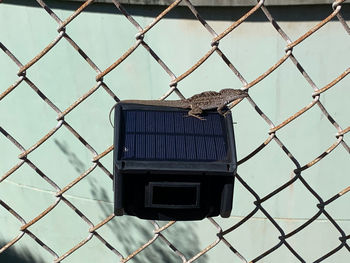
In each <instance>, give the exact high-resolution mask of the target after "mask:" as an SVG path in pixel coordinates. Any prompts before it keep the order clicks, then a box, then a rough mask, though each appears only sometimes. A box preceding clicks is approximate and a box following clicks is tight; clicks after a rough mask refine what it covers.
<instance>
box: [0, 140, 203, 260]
mask: <svg viewBox="0 0 350 263" xmlns="http://www.w3.org/2000/svg"><path fill="white" fill-rule="evenodd" d="M54 143H55V144H56V145H57V147H58V148H59V150H60V151H61V152H62V153H63V154H64V155H65V156H66V158H67V159H68V161H69V163H70V164H71V165H72V166H73V167H74V169H75V170H76V171H77V172H78V173H82V172H84V171H85V167H84V166H85V165H84V163H83V161H82V160H80V159H79V157H78V156H77V155H76V154H75V153H74V152H72V151H71V149H70V148H69V144H68V143H66V142H64V141H58V140H56V139H55V140H54ZM87 179H88V182H89V183H90V189H91V195H92V199H94V200H105V201H108V200H110V195H109V194H108V193H107V191H106V189H111V188H112V187H111V185H112V181H111V184H110V185H108V186H106V187H99V188H96V186H97V185H98V184H97V183H96V179H95V178H93V177H88V178H87ZM98 204H99V206H100V208H101V210H102V211H103V215H101V217H100V219H101V221H102V220H103V219H105V218H106V217H108V216H109V215H111V214H112V212H113V210H112V209H113V206H112V204H110V203H108V202H98ZM193 225H194V224H193V223H191V222H186V223H183V222H177V223H176V224H175V225H173V226H171V227H170V228H169V229H168V230H166V231H165V233H164V235H165V236H166V238H167V239H168V240H169V241H170V242H171V243H172V245H174V246H175V247H176V248H177V249H179V250H180V251H181V252H182V253H183V254H184V255H185V256H186V258H187V259H189V258H191V257H193V256H195V255H196V254H197V253H198V252H199V251H201V249H203V247H202V248H201V247H199V244H200V240H199V237H198V235H197V233H196V232H195V231H194V227H193ZM106 227H108V228H109V230H110V232H111V233H114V235H115V237H116V239H117V241H118V243H117V244H113V245H115V246H116V249H117V250H120V252H121V253H122V254H123V256H124V257H126V256H127V255H129V254H131V253H132V252H134V251H135V250H136V249H138V248H139V247H141V246H142V245H144V244H145V243H146V242H147V241H149V240H150V239H152V237H153V235H154V234H153V229H154V226H153V225H151V223H150V222H149V221H148V220H141V219H138V218H136V217H131V216H123V217H118V218H116V219H114V220H112V221H111V222H109V223H108V224H107V225H106ZM180 261H181V259H180V258H179V256H177V255H176V254H175V252H173V251H172V250H171V248H169V247H168V245H167V244H166V243H165V242H164V241H163V240H161V239H160V238H158V239H157V240H156V241H155V242H154V243H152V244H151V245H150V246H149V247H147V248H146V249H145V250H143V251H142V252H141V253H139V254H138V255H137V256H136V257H134V258H133V259H132V260H131V262H132V263H154V262H166V263H173V262H174V263H175V262H180ZM0 262H1V263H3V261H2V260H0ZM4 262H5V261H4ZM6 262H7V261H6ZM8 262H10V261H8ZM11 262H17V261H11ZM18 262H22V261H18ZM23 262H24V263H26V262H35V261H23ZM207 262H208V261H207V255H203V256H201V257H200V258H199V259H198V260H196V263H207Z"/></svg>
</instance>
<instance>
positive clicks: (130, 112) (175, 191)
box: [113, 102, 236, 220]
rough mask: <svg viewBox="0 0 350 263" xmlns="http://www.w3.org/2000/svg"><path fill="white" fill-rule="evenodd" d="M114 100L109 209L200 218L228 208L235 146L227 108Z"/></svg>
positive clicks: (162, 216) (146, 216) (224, 212)
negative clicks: (194, 113)
mask: <svg viewBox="0 0 350 263" xmlns="http://www.w3.org/2000/svg"><path fill="white" fill-rule="evenodd" d="M187 113H188V110H187V109H180V108H174V107H165V106H149V105H141V104H133V103H123V102H120V103H118V105H117V106H116V108H115V117H114V120H115V121H114V123H115V128H114V156H113V158H114V160H113V162H114V164H113V165H114V168H113V170H114V197H115V206H114V211H115V214H116V215H118V216H120V215H125V214H126V215H134V216H137V217H139V218H143V219H154V220H200V219H203V218H205V217H212V216H217V215H219V214H220V215H221V216H222V217H229V216H230V213H231V209H232V198H233V185H234V175H235V172H236V149H235V141H234V133H233V125H232V117H231V114H227V115H226V116H225V117H224V116H222V115H220V114H218V113H217V111H216V110H212V111H205V112H204V113H203V114H202V115H201V116H202V117H204V118H205V120H199V119H197V118H194V117H189V116H187Z"/></svg>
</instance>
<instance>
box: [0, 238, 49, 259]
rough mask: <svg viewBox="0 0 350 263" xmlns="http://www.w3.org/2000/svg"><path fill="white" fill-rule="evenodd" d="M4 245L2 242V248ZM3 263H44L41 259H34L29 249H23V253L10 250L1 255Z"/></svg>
mask: <svg viewBox="0 0 350 263" xmlns="http://www.w3.org/2000/svg"><path fill="white" fill-rule="evenodd" d="M3 245H4V243H3V242H2V241H0V248H1V247H2V246H3ZM0 262H1V263H44V261H43V260H42V259H40V258H37V257H34V256H33V254H32V253H31V252H30V251H29V249H22V250H21V253H19V252H18V251H16V250H15V249H14V248H13V247H10V248H8V249H7V250H5V251H4V252H3V253H1V254H0Z"/></svg>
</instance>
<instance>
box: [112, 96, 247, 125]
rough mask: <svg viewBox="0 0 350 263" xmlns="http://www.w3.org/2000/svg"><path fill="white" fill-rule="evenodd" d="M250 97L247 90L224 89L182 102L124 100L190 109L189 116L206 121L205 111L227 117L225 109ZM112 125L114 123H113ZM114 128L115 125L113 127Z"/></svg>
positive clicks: (126, 101) (182, 100)
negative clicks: (203, 114)
mask: <svg viewBox="0 0 350 263" xmlns="http://www.w3.org/2000/svg"><path fill="white" fill-rule="evenodd" d="M245 97H248V91H247V90H240V89H222V90H220V91H219V92H216V91H204V92H202V93H199V94H196V95H193V96H192V97H190V98H188V99H180V100H123V101H120V102H123V103H133V104H141V105H152V106H168V107H176V108H183V109H189V111H188V116H192V117H195V118H197V119H200V120H204V118H203V117H202V116H200V115H201V114H202V112H203V110H211V109H216V110H217V111H218V112H219V113H220V114H221V115H225V112H223V109H224V107H225V106H226V105H227V104H229V103H231V102H233V101H235V100H238V99H243V98H245ZM120 102H117V103H116V104H115V105H114V106H113V107H112V108H111V110H110V112H109V121H110V122H111V113H112V111H113V109H114V108H115V107H116V106H117V104H118V103H120ZM111 124H112V122H111ZM112 126H113V125H112Z"/></svg>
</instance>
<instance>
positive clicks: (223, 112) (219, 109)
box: [217, 105, 231, 117]
mask: <svg viewBox="0 0 350 263" xmlns="http://www.w3.org/2000/svg"><path fill="white" fill-rule="evenodd" d="M224 107H225V105H223V106H220V107H218V108H217V111H218V113H220V114H221V115H222V116H224V117H226V115H227V114H229V113H230V112H231V111H230V110H226V111H223V108H224Z"/></svg>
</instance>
